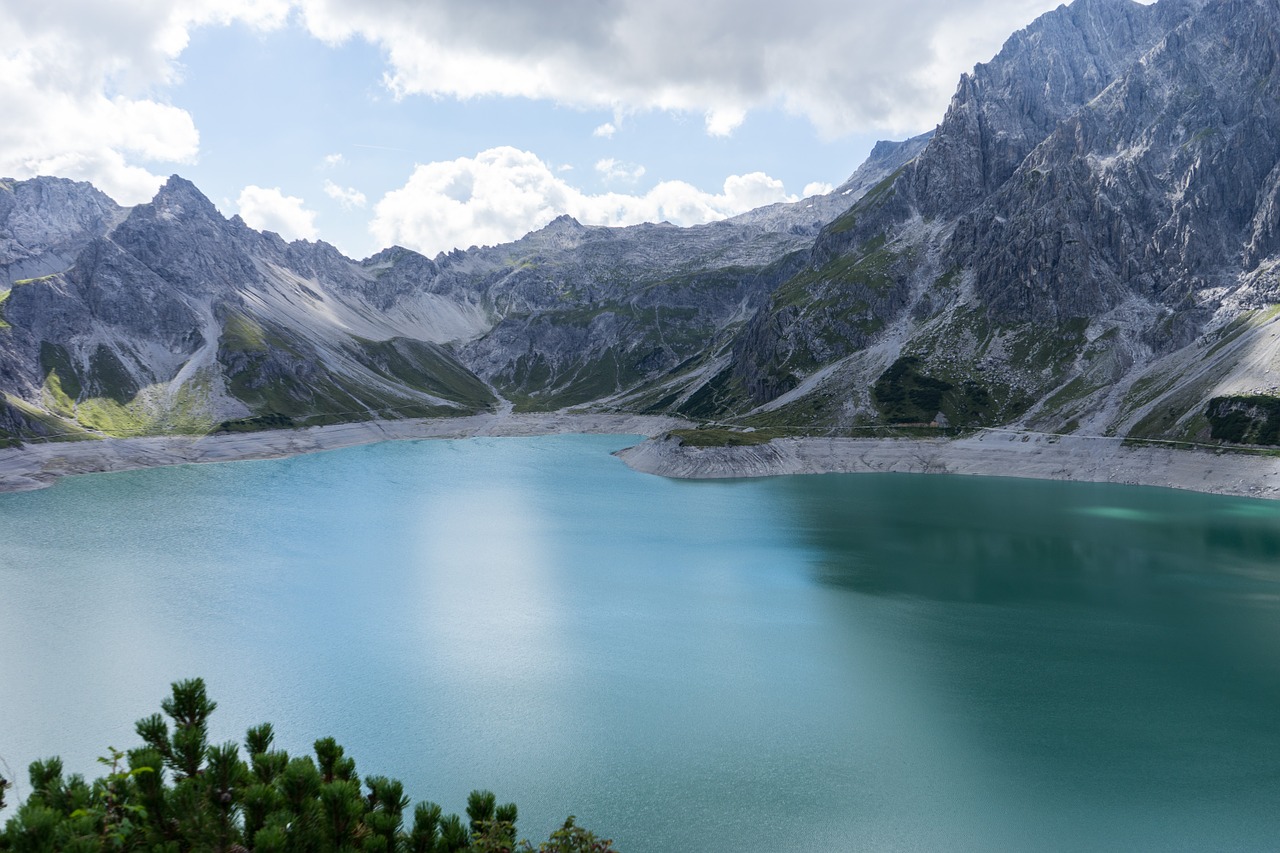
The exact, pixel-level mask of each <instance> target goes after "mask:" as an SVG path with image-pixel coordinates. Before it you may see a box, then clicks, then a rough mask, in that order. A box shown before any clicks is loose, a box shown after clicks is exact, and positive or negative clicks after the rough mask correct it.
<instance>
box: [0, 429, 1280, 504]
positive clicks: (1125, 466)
mask: <svg viewBox="0 0 1280 853" xmlns="http://www.w3.org/2000/svg"><path fill="white" fill-rule="evenodd" d="M687 426H689V424H687V423H685V422H683V421H680V420H678V419H676V418H668V417H650V416H644V415H616V414H567V413H549V414H513V413H510V412H500V413H495V414H486V415H475V416H471V417H465V418H447V419H434V420H397V421H373V422H366V423H348V424H336V425H333V426H323V427H310V428H306V429H291V430H272V431H266V432H252V433H229V434H219V435H207V436H162V437H144V438H109V439H102V440H98V441H75V442H49V443H44V444H28V445H25V446H23V447H17V448H6V449H3V450H0V492H9V491H22V490H27V489H39V488H43V487H45V486H50V485H52V484H53V483H54V482H56V481H57V480H58V479H59V478H60V477H64V476H67V475H71V474H89V473H95V472H102V471H126V470H130V469H135V468H151V467H156V466H160V465H182V464H187V463H200V462H232V461H237V460H246V459H273V458H279V457H283V456H295V455H298V454H302V453H313V452H316V451H320V450H333V449H336V448H339V447H349V446H353V445H358V444H370V443H373V442H378V441H398V440H413V439H427V438H471V437H476V436H533V435H553V434H564V433H585V434H593V433H594V434H612V435H643V436H649V437H650V438H649V439H648V440H646V441H643V442H641V443H640V444H637V445H636V446H634V447H628V448H626V449H624V450H620V451H618V452H617V454H616V455H617V456H618V457H619V458H621V459H622V460H623V461H624V462H625V463H626V464H627V465H628V466H630V467H631V468H632V469H634V470H636V471H640V472H643V473H646V474H656V475H658V476H663V477H673V478H678V479H725V478H734V477H771V476H778V475H785V474H827V473H867V472H898V473H914V474H970V475H976V476H988V477H1030V478H1035V479H1043V480H1081V481H1087V482H1097V483H1121V484H1127V485H1141V486H1161V487H1165V488H1173V489H1190V490H1193V491H1198V492H1207V493H1212V494H1221V495H1239V496H1242V497H1255V498H1271V499H1280V456H1265V455H1253V454H1247V453H1239V452H1228V451H1215V450H1212V449H1187V448H1183V447H1177V446H1174V445H1172V444H1169V445H1148V446H1126V445H1125V444H1124V443H1123V442H1122V441H1121V440H1120V439H1112V438H1101V437H1091V436H1055V435H1044V434H1037V433H1026V432H1017V431H1013V430H989V431H985V432H981V433H978V434H976V435H974V436H971V437H967V438H961V439H907V438H903V439H893V438H865V439H863V438H786V439H775V440H773V441H771V442H768V443H767V444H758V445H749V446H738V447H693V446H689V445H685V444H682V443H681V442H680V440H679V439H677V438H674V437H670V436H668V435H666V433H667V431H668V430H671V429H675V428H678V427H687Z"/></svg>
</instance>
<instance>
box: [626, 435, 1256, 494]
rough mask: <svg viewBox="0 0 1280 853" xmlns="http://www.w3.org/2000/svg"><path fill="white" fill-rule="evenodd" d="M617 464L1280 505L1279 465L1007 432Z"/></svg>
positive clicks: (631, 456)
mask: <svg viewBox="0 0 1280 853" xmlns="http://www.w3.org/2000/svg"><path fill="white" fill-rule="evenodd" d="M617 455H618V456H619V457H621V458H622V460H623V461H624V462H626V463H627V465H629V466H631V467H632V468H633V469H635V470H637V471H643V472H645V473H649V474H658V475H661V476H664V477H677V478H687V479H706V478H729V477H767V476H774V475H778V474H822V473H866V472H873V471H874V472H901V473H917V474H972V475H979V476H990V477H1031V478H1035V479H1043V480H1082V481H1088V482H1097V483H1123V484H1128V485H1140V486H1162V487H1165V488H1172V489H1190V490H1193V491H1198V492H1208V493H1212V494H1221V495H1239V496H1243V497H1254V498H1272V499H1277V498H1280V457H1277V456H1264V455H1252V454H1246V453H1233V452H1227V451H1215V450H1207V449H1185V448H1180V447H1176V446H1174V445H1155V446H1141V447H1134V446H1125V445H1124V443H1123V442H1122V441H1121V440H1120V439H1118V438H1117V439H1112V438H1100V437H1088V436H1052V435H1043V434H1035V433H1022V432H1015V431H1003V430H1001V431H997V430H991V431H986V432H982V433H979V434H977V435H975V436H972V437H969V438H962V439H950V440H949V439H892V438H867V439H861V438H790V439H775V440H774V441H771V442H769V443H767V444H759V445H750V446H741V447H692V446H687V445H683V444H681V442H680V441H679V440H678V439H675V438H670V437H668V438H662V439H651V440H649V441H645V442H643V443H641V444H639V445H637V446H635V447H630V448H627V449H626V450H621V451H618V453H617Z"/></svg>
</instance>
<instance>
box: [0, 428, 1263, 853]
mask: <svg viewBox="0 0 1280 853" xmlns="http://www.w3.org/2000/svg"><path fill="white" fill-rule="evenodd" d="M635 440H636V439H634V438H628V437H625V436H624V437H619V436H603V437H601V436H593V437H584V436H557V437H543V438H527V439H497V438H494V439H470V440H465V441H427V442H397V443H386V444H379V445H370V446H365V447H356V448H348V449H344V450H338V451H331V452H327V453H320V454H314V455H309V456H300V457H295V458H291V459H284V460H273V461H267V462H240V463H230V464H218V465H203V466H184V467H175V468H165V469H153V470H147V471H135V472H127V473H120V474H100V475H91V476H83V477H74V478H69V479H66V480H64V481H62V482H60V483H59V484H58V485H57V486H56V487H54V488H51V489H47V490H44V491H39V492H30V493H22V494H10V495H0V759H3V761H4V762H5V763H4V764H0V768H4V767H5V766H6V765H7V767H8V768H9V769H8V771H5V772H4V775H5V776H8V777H10V778H13V777H15V776H16V777H17V779H18V781H19V782H20V785H19V788H18V794H20V795H21V794H24V793H25V792H26V790H27V786H26V765H27V763H28V762H30V761H31V760H32V759H33V758H37V757H44V756H47V755H51V754H60V755H62V756H63V758H64V759H65V761H66V762H67V764H68V766H69V768H70V769H72V770H78V771H82V772H85V773H94V772H95V771H96V770H97V767H96V764H95V763H94V758H95V757H97V756H99V755H104V754H105V753H106V751H107V747H108V746H115V747H119V748H128V747H132V746H134V745H136V744H137V738H136V736H135V735H134V734H133V722H134V721H135V720H136V719H138V718H140V717H143V716H146V715H148V714H150V713H152V712H154V711H157V710H159V702H160V700H161V699H162V698H163V697H164V696H165V695H167V693H168V685H169V683H170V682H172V681H174V680H177V679H180V678H186V677H191V676H196V675H199V676H202V677H203V678H204V679H205V680H206V682H207V683H208V685H209V691H210V695H211V696H212V697H213V698H214V699H216V700H217V701H218V703H219V708H218V710H217V712H216V713H215V714H214V716H213V719H212V725H211V730H212V737H213V739H214V740H216V741H217V740H227V739H235V740H240V739H242V738H243V733H244V730H245V729H246V728H247V727H248V726H250V725H253V724H255V723H258V722H262V721H271V722H273V723H274V724H275V726H276V730H277V733H278V734H277V742H278V744H279V745H280V746H282V747H284V748H287V749H289V750H290V751H291V752H303V751H306V750H308V749H309V747H310V744H311V742H312V741H314V740H315V739H316V738H319V737H322V736H326V735H332V736H333V737H335V738H337V739H338V741H339V742H340V743H342V744H343V745H344V746H345V747H346V748H347V751H348V754H350V755H352V756H354V757H355V759H356V762H357V770H358V771H360V772H362V773H367V774H374V773H382V774H386V775H390V776H394V777H397V778H400V779H402V780H403V781H404V783H405V789H406V793H407V794H408V795H409V796H410V797H412V798H413V799H414V800H415V801H416V800H423V799H430V800H434V801H436V802H439V803H441V804H442V805H443V806H444V808H445V810H446V811H456V812H459V813H461V812H462V811H463V809H464V807H465V798H466V795H467V793H468V792H469V791H470V790H472V789H473V788H489V789H492V790H493V791H495V792H496V793H497V795H498V799H499V802H506V801H514V802H516V803H517V804H518V805H519V806H520V820H519V823H518V827H519V830H520V834H521V835H522V836H526V837H529V838H531V839H534V840H535V841H536V840H540V839H545V838H546V836H547V834H548V833H549V832H550V830H551V829H552V828H553V827H554V826H557V825H558V824H559V823H560V822H561V821H563V819H564V817H565V816H566V815H568V814H570V813H572V814H575V815H577V817H578V819H579V822H580V823H581V824H583V825H585V826H588V827H590V828H591V829H593V830H595V831H597V832H599V833H600V834H602V835H605V836H609V837H612V838H614V839H615V842H616V844H617V845H618V847H619V848H620V849H621V850H622V851H623V853H650V851H652V853H661V852H662V851H713V852H714V851H739V850H751V851H756V850H758V851H813V850H941V849H946V850H974V851H978V850H983V851H986V850H1026V849H1041V850H1094V849H1124V850H1138V849H1151V850H1167V849H1205V850H1207V849H1215V850H1225V849H1257V850H1261V849H1274V847H1275V845H1276V843H1277V842H1276V839H1277V837H1280V503H1272V502H1265V501H1255V500H1246V499H1237V498H1224V497H1214V496H1205V495H1198V494H1192V493H1182V492H1173V491H1167V490H1158V489H1146V488H1134V487H1123V486H1110V485H1101V484H1084V483H1056V482H1036V481H1024V480H1013V479H997V478H986V479H982V478H966V477H954V476H952V477H946V476H932V477H931V476H924V475H897V474H886V475H869V474H868V475H825V476H809V477H785V478H775V479H765V480H750V481H748V480H732V481H718V482H705V481H704V482H680V481H671V480H664V479H660V478H657V477H651V476H647V475H643V474H637V473H635V472H632V471H631V470H629V469H628V468H626V467H625V466H624V465H623V464H622V463H621V462H620V461H618V460H617V459H615V458H613V457H612V456H610V455H609V453H610V451H612V450H615V449H618V448H620V447H624V446H626V445H628V444H630V443H634V441H635ZM11 799H13V798H11ZM11 813H12V809H10V810H8V811H6V812H4V813H0V819H3V818H6V817H7V816H8V815H10V814H11Z"/></svg>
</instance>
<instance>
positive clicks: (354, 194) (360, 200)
mask: <svg viewBox="0 0 1280 853" xmlns="http://www.w3.org/2000/svg"><path fill="white" fill-rule="evenodd" d="M324 194H325V195H327V196H328V197H329V198H331V199H334V200H335V201H337V202H339V203H340V204H341V205H342V206H343V207H344V208H346V209H347V210H351V209H352V208H356V207H364V205H365V202H367V201H368V199H367V198H365V195H364V193H362V192H360V191H359V190H358V189H356V188H355V187H340V186H338V185H337V184H335V183H334V182H333V181H325V182H324Z"/></svg>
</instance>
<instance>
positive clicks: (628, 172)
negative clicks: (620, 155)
mask: <svg viewBox="0 0 1280 853" xmlns="http://www.w3.org/2000/svg"><path fill="white" fill-rule="evenodd" d="M596 171H597V172H599V173H600V176H601V177H602V178H604V179H605V181H608V182H610V183H613V182H615V181H624V182H626V183H632V184H633V183H635V182H636V181H638V180H640V179H641V178H642V177H644V166H638V165H636V164H635V163H623V162H620V161H618V160H615V159H613V158H612V157H606V158H605V159H603V160H597V161H596Z"/></svg>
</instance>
